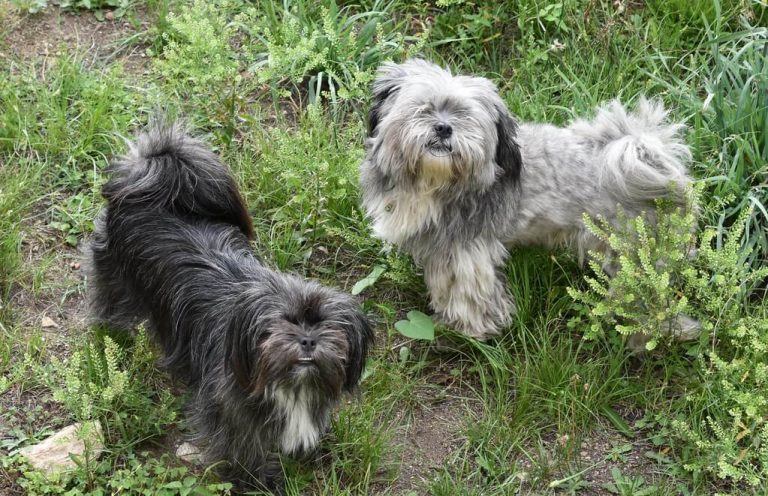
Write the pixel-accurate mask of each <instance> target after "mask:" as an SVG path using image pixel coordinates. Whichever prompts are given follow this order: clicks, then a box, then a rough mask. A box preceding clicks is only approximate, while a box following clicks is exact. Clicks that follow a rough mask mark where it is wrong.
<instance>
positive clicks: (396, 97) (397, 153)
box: [368, 59, 522, 189]
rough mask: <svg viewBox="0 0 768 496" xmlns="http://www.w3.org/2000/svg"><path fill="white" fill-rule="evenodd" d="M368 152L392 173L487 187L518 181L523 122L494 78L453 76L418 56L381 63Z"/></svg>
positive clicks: (371, 115) (387, 171)
mask: <svg viewBox="0 0 768 496" xmlns="http://www.w3.org/2000/svg"><path fill="white" fill-rule="evenodd" d="M368 131H369V135H370V138H369V141H368V147H369V153H373V154H378V156H377V157H376V158H374V162H376V163H378V164H379V165H380V167H381V168H382V169H384V170H383V172H384V173H385V174H387V175H395V176H396V175H403V174H409V175H411V176H416V177H420V178H424V179H427V180H428V181H429V182H430V183H431V184H432V185H435V186H441V185H446V184H449V183H453V184H459V185H461V186H465V187H467V188H470V189H483V188H485V187H487V186H489V185H490V184H492V183H493V182H494V181H496V180H497V179H499V178H503V179H504V180H507V181H509V182H511V183H517V181H518V180H519V176H520V171H521V167H522V162H521V158H520V149H519V147H518V145H517V143H516V142H515V137H516V133H517V125H516V123H515V121H514V119H513V118H512V116H511V115H510V114H509V111H508V110H507V108H506V105H505V104H504V102H503V100H502V99H501V98H500V97H499V95H498V93H497V91H496V87H495V86H494V84H493V83H492V82H491V81H489V80H488V79H485V78H481V77H471V76H461V75H459V76H454V75H452V74H451V73H450V72H448V71H447V70H445V69H442V68H440V67H438V66H436V65H434V64H432V63H430V62H427V61H424V60H419V59H413V60H409V61H407V62H405V63H402V64H393V63H387V64H384V65H383V66H382V67H381V68H380V69H379V74H378V76H377V78H376V81H375V82H374V87H373V104H372V107H371V110H370V113H369V116H368Z"/></svg>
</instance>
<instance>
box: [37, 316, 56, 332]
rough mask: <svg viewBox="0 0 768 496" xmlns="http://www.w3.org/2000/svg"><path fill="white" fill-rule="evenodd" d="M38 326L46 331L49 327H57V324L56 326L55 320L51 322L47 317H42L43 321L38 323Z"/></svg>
mask: <svg viewBox="0 0 768 496" xmlns="http://www.w3.org/2000/svg"><path fill="white" fill-rule="evenodd" d="M40 325H42V326H43V327H44V328H46V329H50V328H51V327H59V324H57V323H56V321H55V320H53V319H52V318H50V317H48V316H45V317H43V320H42V321H41V322H40Z"/></svg>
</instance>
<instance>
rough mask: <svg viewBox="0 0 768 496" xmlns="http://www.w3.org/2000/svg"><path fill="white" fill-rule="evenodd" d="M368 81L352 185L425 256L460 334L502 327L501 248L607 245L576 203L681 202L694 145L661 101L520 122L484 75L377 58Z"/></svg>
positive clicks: (377, 217) (509, 305)
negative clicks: (369, 102)
mask: <svg viewBox="0 0 768 496" xmlns="http://www.w3.org/2000/svg"><path fill="white" fill-rule="evenodd" d="M373 92H374V94H373V107H372V109H371V111H370V116H369V138H368V139H367V141H366V150H367V156H366V158H365V161H364V162H363V164H362V171H361V185H362V190H363V205H364V207H365V210H366V212H367V214H368V216H369V217H370V219H371V220H372V223H373V231H374V234H375V235H376V236H377V237H378V238H380V239H382V240H384V241H387V242H389V243H392V244H394V245H397V246H398V247H400V248H401V249H403V250H405V251H407V252H408V253H410V254H411V255H412V256H413V257H414V259H415V260H416V261H417V262H418V263H421V264H423V267H424V278H425V281H426V284H427V287H428V288H429V292H430V296H431V303H432V308H433V309H434V311H435V312H436V314H437V316H438V318H439V319H440V320H441V321H442V322H444V323H445V324H447V325H449V326H452V327H454V328H456V329H457V330H460V331H462V332H463V333H465V334H467V335H469V336H473V337H476V338H478V339H487V338H489V337H491V336H493V335H496V334H498V333H499V330H500V328H502V327H504V326H506V325H508V324H509V322H510V319H511V316H512V314H513V313H514V303H513V300H512V297H511V295H510V294H509V292H508V291H507V289H506V284H505V281H504V277H503V274H502V271H501V269H502V267H503V264H504V260H505V258H506V257H507V249H508V248H510V247H512V246H515V245H533V244H536V245H544V246H557V245H563V244H564V245H569V246H571V247H573V248H574V249H575V250H576V251H577V252H578V255H579V257H580V259H581V260H583V259H584V257H585V255H586V254H587V252H588V251H589V250H602V251H605V250H606V249H607V248H606V247H605V246H601V245H600V244H599V241H598V240H597V239H596V238H595V237H594V236H593V235H592V234H590V233H589V231H588V230H587V229H586V227H585V226H584V223H583V221H582V216H583V214H584V213H587V214H589V215H590V216H593V217H597V216H602V217H604V218H606V219H608V220H609V221H610V220H614V221H616V220H617V215H618V212H619V208H622V209H623V210H624V211H625V212H626V215H627V217H628V218H631V217H633V216H636V215H639V214H640V213H641V212H645V213H646V215H648V216H650V217H649V220H650V221H651V222H653V221H654V219H653V213H654V211H655V205H654V200H655V199H657V198H659V197H671V198H672V199H673V200H675V201H676V202H677V203H679V204H680V205H685V203H686V196H685V195H686V194H685V190H686V187H687V185H688V184H689V182H690V178H689V176H688V174H687V172H686V165H685V164H686V162H687V161H688V160H689V159H690V156H691V154H690V151H689V149H688V147H687V146H686V145H685V144H684V143H683V142H682V141H681V140H680V138H679V137H678V133H679V131H680V130H681V128H682V127H683V126H682V125H681V124H669V123H666V122H665V117H666V112H665V111H664V108H663V106H662V105H661V103H657V102H649V101H647V100H645V99H641V100H640V102H639V104H638V106H637V110H636V111H635V112H634V113H629V112H627V110H625V108H624V107H623V106H622V105H621V104H620V103H618V102H612V103H610V104H609V105H607V106H605V107H603V108H601V109H599V110H598V113H597V116H596V117H595V118H594V119H592V120H577V121H575V122H573V123H571V124H570V125H569V126H567V127H556V126H552V125H548V124H527V123H526V124H522V125H520V126H519V127H518V126H517V124H516V122H515V120H514V119H513V117H512V116H511V115H510V113H509V111H508V110H507V107H506V105H505V104H504V102H503V101H502V99H501V98H500V97H499V95H498V93H497V91H496V87H495V86H494V84H493V83H492V82H491V81H489V80H488V79H485V78H481V77H471V76H460V75H459V76H454V75H452V74H451V73H450V72H448V71H447V70H445V69H442V68H440V67H438V66H436V65H434V64H432V63H430V62H427V61H424V60H417V59H416V60H409V61H407V62H405V63H403V64H393V63H388V64H384V65H383V66H382V67H381V68H380V70H379V74H378V77H377V79H376V81H375V83H374V87H373ZM610 269H611V268H610V267H606V270H607V271H608V272H609V273H610ZM689 320H690V319H689ZM688 324H690V325H694V323H691V322H687V321H686V322H685V323H683V324H681V325H683V326H685V325H688Z"/></svg>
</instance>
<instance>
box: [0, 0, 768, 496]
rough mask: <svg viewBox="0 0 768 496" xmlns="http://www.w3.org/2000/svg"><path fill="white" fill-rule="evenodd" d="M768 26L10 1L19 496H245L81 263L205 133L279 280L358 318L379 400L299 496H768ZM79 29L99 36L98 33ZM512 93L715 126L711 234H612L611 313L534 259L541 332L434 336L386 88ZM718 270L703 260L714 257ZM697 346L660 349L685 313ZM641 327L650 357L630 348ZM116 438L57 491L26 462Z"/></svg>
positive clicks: (701, 13) (634, 225)
mask: <svg viewBox="0 0 768 496" xmlns="http://www.w3.org/2000/svg"><path fill="white" fill-rule="evenodd" d="M767 8H768V6H767V5H766V3H765V1H763V0H711V1H710V0H695V1H683V0H672V1H662V0H646V1H635V0H616V1H609V0H562V1H556V0H512V1H502V2H499V1H487V0H432V1H418V2H407V1H404V0H359V1H341V0H322V1H308V0H261V1H255V2H248V1H245V0H213V1H203V0H195V1H191V2H182V1H180V0H179V1H175V0H136V1H131V0H119V1H118V0H77V1H67V2H64V1H62V2H47V1H46V0H11V1H10V2H6V3H3V4H0V21H1V22H0V34H2V36H0V493H2V494H83V493H87V494H152V495H155V494H169V495H170V494H226V493H228V492H229V491H230V486H229V485H228V484H227V483H226V482H222V481H219V480H217V479H216V478H215V476H214V475H213V474H212V471H211V470H210V467H199V466H196V465H192V464H188V463H185V462H183V461H181V460H180V459H178V458H176V457H175V455H174V450H175V446H176V445H177V444H178V442H179V440H180V439H181V437H182V436H183V433H184V430H185V426H184V419H183V413H182V409H181V408H182V405H183V401H184V394H185V393H184V389H183V387H182V386H181V385H180V384H177V383H175V382H174V381H172V380H171V379H170V378H169V377H168V376H167V375H165V374H164V373H163V372H162V371H161V370H158V368H157V367H156V365H155V358H156V350H155V349H154V347H153V346H152V344H151V342H150V341H149V340H148V339H147V337H146V335H145V334H144V333H143V332H138V333H137V334H135V335H125V334H123V333H119V332H115V331H114V330H110V329H97V328H92V327H90V326H89V325H88V324H87V321H86V318H85V317H86V315H85V314H86V309H85V299H84V295H85V292H86V289H87V285H88V281H87V280H86V279H85V278H84V277H83V276H82V274H81V267H80V262H79V259H80V252H79V247H81V246H82V244H83V243H84V242H85V241H87V239H88V236H89V234H90V232H91V230H92V228H93V218H94V216H95V215H96V213H97V211H98V210H99V208H100V206H101V204H102V203H101V198H100V195H99V188H100V185H101V184H102V183H103V181H104V168H105V166H106V164H107V161H108V159H109V157H110V156H112V155H114V154H116V153H120V152H122V151H124V149H125V146H124V141H123V137H127V136H131V135H132V134H133V133H135V132H136V131H137V130H138V129H140V128H141V127H142V126H143V125H144V124H146V122H147V121H148V119H149V118H150V116H152V115H153V114H155V113H157V112H158V111H160V110H162V111H163V112H166V113H169V114H171V115H179V116H184V117H185V118H186V119H188V120H189V121H190V122H191V123H192V124H193V125H194V126H195V127H196V128H197V129H198V130H199V131H200V133H201V134H203V135H204V136H206V138H207V139H208V140H210V142H211V143H212V144H213V145H214V146H215V147H216V149H217V151H218V152H219V153H220V154H221V155H222V156H223V157H224V159H225V161H226V162H227V163H228V164H229V165H230V166H231V167H232V169H233V170H234V172H235V175H236V177H237V179H238V181H239V183H240V186H241V187H242V189H243V192H244V195H245V197H246V200H247V202H248V204H249V206H250V208H251V209H252V213H253V216H254V221H255V223H256V230H257V233H258V235H257V240H256V242H255V249H256V250H258V251H259V253H260V254H261V255H262V256H263V257H264V258H265V259H266V260H268V262H269V263H271V264H273V265H274V266H275V267H277V268H279V269H281V270H286V271H292V272H296V273H299V274H302V275H304V276H307V277H313V278H317V279H319V280H321V281H323V282H324V283H327V284H330V285H334V286H338V287H341V288H343V289H345V290H348V291H352V292H354V293H358V294H359V295H360V298H361V301H362V304H363V305H364V308H365V309H366V310H367V311H368V312H369V314H370V315H371V317H372V318H373V319H374V321H375V323H376V327H377V334H378V345H377V346H376V348H375V350H374V351H373V353H372V356H371V358H370V361H369V364H368V367H367V371H366V374H365V378H364V380H363V383H362V385H363V395H362V397H361V398H357V399H354V398H353V399H350V401H349V402H348V403H345V404H344V406H343V407H342V408H341V409H340V410H339V411H338V412H337V414H336V416H335V418H334V421H333V425H332V428H331V431H330V433H329V435H328V436H327V439H326V440H325V441H324V443H323V447H322V450H321V451H320V453H318V454H317V457H316V459H314V460H310V461H304V462H294V461H290V460H285V462H284V470H285V473H286V477H287V489H288V492H289V494H328V495H338V494H408V495H410V494H435V495H457V494H464V495H472V494H477V495H479V494H483V495H495V494H498V495H502V494H503V495H506V494H555V493H557V494H561V493H562V494H621V495H655V494H670V495H671V494H714V493H724V494H726V493H727V494H766V491H768V392H767V391H768V388H767V387H766V386H768V306H767V305H766V303H765V299H764V296H765V285H766V278H767V277H768V269H767V268H766V264H765V261H766V256H767V255H768V190H767V189H766V177H767V176H766V175H767V174H768V27H766V26H768V12H766V9H767ZM73 33H74V35H73ZM411 56H423V57H427V58H430V59H433V60H435V61H437V62H439V63H443V64H446V65H448V66H450V67H451V68H453V69H454V70H455V71H460V72H469V73H475V74H480V75H483V76H486V77H489V78H491V79H493V80H494V81H495V82H496V83H497V84H498V86H499V89H500V92H501V94H502V96H503V98H504V99H505V101H506V102H507V103H508V105H509V107H510V109H511V110H512V112H513V113H514V114H515V115H517V116H518V117H519V118H520V119H521V120H542V121H550V122H555V123H565V122H567V121H568V120H570V119H571V118H573V117H575V116H583V115H589V114H590V113H591V112H593V111H594V109H595V107H596V106H597V105H598V104H600V103H601V102H604V101H606V100H610V99H612V98H617V97H618V98H621V99H622V100H623V101H626V102H633V101H636V100H637V98H638V96H639V95H641V94H645V95H648V96H654V97H658V98H661V99H662V100H664V102H665V103H666V105H667V106H668V107H669V108H670V109H671V116H672V118H674V119H679V120H682V121H684V122H686V124H687V125H688V129H687V131H686V139H687V141H688V143H689V144H690V145H691V149H692V151H693V156H694V160H693V164H692V174H693V175H694V176H695V177H696V179H697V180H698V181H697V186H696V188H695V189H694V191H692V192H691V194H692V197H695V198H697V201H698V204H699V206H700V208H699V212H698V215H697V216H694V215H691V214H690V211H689V212H688V213H686V212H679V211H675V210H674V209H672V208H670V207H669V206H668V205H664V204H659V206H658V209H659V211H660V218H662V219H663V221H662V222H660V223H659V224H658V225H657V226H650V225H647V224H645V223H643V222H642V221H630V222H627V225H626V227H625V228H623V229H618V230H611V229H609V228H607V227H606V226H604V225H603V224H602V223H601V222H600V220H599V219H587V222H588V223H590V225H591V227H592V229H593V231H594V233H595V234H596V235H598V236H600V237H603V238H604V239H605V240H606V242H607V243H610V244H611V246H613V247H614V248H615V249H616V251H617V253H619V254H620V255H621V258H620V267H621V268H620V271H619V274H618V275H617V278H616V280H615V281H614V282H613V283H612V284H611V288H610V290H609V288H608V282H607V281H606V280H605V278H604V277H603V276H602V274H601V272H600V271H599V270H598V266H597V265H594V264H593V265H590V266H586V267H580V266H579V265H578V264H577V262H576V260H574V258H573V257H572V256H571V255H569V254H568V253H566V252H562V253H561V252H554V253H552V252H547V251H543V250H536V249H525V250H516V251H515V252H514V253H513V255H512V256H511V257H510V260H509V263H508V264H507V266H506V274H507V277H508V279H509V283H510V287H511V289H512V291H513V293H514V295H515V297H516V300H517V307H518V314H517V317H516V319H515V322H514V323H513V324H512V325H511V326H510V327H509V328H508V329H506V330H505V332H504V333H503V335H502V336H501V337H500V338H499V339H497V340H494V341H493V342H489V343H479V342H475V341H472V340H468V339H466V338H463V337H462V336H460V335H457V334H456V333H454V332H452V331H451V330H449V329H444V328H441V327H440V326H437V327H435V326H434V325H433V323H432V322H431V320H430V319H429V318H428V317H427V316H428V315H429V309H428V308H427V305H426V303H427V298H426V292H425V288H424V285H423V283H422V281H421V275H420V270H419V268H418V267H416V266H415V265H414V264H413V263H412V261H411V260H410V259H409V258H407V257H405V256H403V255H401V254H398V253H397V252H395V251H392V250H389V249H388V247H386V246H383V245H382V244H381V243H380V242H378V241H376V240H374V239H373V238H372V237H371V236H370V231H369V226H368V224H367V221H366V219H365V218H364V216H363V214H362V212H361V209H360V207H359V204H358V200H359V192H358V188H357V168H358V165H359V163H360V160H361V158H362V156H363V138H364V136H365V112H366V110H367V108H368V105H369V100H368V98H369V96H368V95H369V88H370V84H371V81H372V79H373V77H374V75H375V69H376V67H377V65H378V64H379V63H380V62H382V61H385V60H395V61H399V60H403V59H404V58H406V57H411ZM689 248H696V250H695V253H696V254H695V256H687V254H688V252H689V250H688V249H689ZM677 312H683V313H686V314H687V315H690V316H692V317H694V318H696V319H698V320H699V321H700V322H701V323H702V328H703V332H702V335H701V338H700V339H699V340H698V341H695V342H690V343H685V344H681V343H673V342H670V341H668V340H666V339H664V338H663V337H662V336H661V332H660V331H661V330H662V329H661V328H662V327H663V324H664V322H665V321H666V320H667V318H668V316H669V315H672V314H674V313H677ZM638 332H644V333H649V334H650V335H651V336H652V339H651V340H650V341H649V343H648V345H647V351H646V352H645V353H644V354H642V355H637V354H632V353H630V352H628V350H627V349H626V346H625V344H626V341H627V339H629V338H630V337H631V336H632V335H633V334H637V333H638ZM91 420H99V421H100V422H101V425H102V426H103V431H104V442H105V448H106V449H105V451H104V452H103V453H102V454H101V456H99V457H89V456H85V457H83V458H81V459H78V468H77V469H76V470H74V471H73V472H72V473H69V474H66V475H62V476H61V477H59V478H53V479H52V478H48V477H44V476H42V475H41V474H39V473H36V472H35V471H33V470H32V469H31V468H30V466H29V465H28V464H27V463H26V462H25V461H24V460H23V459H22V457H21V456H20V455H19V453H18V450H19V449H20V448H22V447H24V446H26V445H30V444H33V443H35V442H37V441H40V440H42V439H44V438H46V437H47V436H48V435H50V434H51V433H52V432H54V431H56V430H57V429H59V428H60V427H63V426H65V425H68V424H71V423H72V422H74V421H81V422H85V421H91Z"/></svg>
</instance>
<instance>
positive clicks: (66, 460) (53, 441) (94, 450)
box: [19, 421, 104, 475]
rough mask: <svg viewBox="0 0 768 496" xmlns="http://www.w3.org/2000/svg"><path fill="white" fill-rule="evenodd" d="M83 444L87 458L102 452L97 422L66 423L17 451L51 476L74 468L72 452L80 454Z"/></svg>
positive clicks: (99, 426) (100, 435) (35, 466)
mask: <svg viewBox="0 0 768 496" xmlns="http://www.w3.org/2000/svg"><path fill="white" fill-rule="evenodd" d="M86 444H87V449H88V454H89V456H90V457H93V458H98V457H99V455H101V452H102V451H103V449H104V444H103V442H102V434H101V424H100V423H99V422H98V421H96V422H88V423H86V424H80V423H77V424H72V425H69V426H67V427H65V428H63V429H61V430H60V431H59V432H57V433H56V434H54V435H52V436H50V437H49V438H48V439H46V440H45V441H42V442H40V443H38V444H35V445H32V446H26V447H24V448H22V449H21V450H19V452H20V453H21V454H22V455H24V457H26V458H27V460H29V463H30V464H31V465H32V466H33V467H34V468H35V469H37V470H39V471H41V472H44V473H46V474H48V475H53V474H55V473H57V472H60V471H63V470H68V469H73V468H75V467H77V464H76V463H75V461H74V460H73V459H72V457H71V455H75V456H79V455H83V454H84V453H85V450H86Z"/></svg>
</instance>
